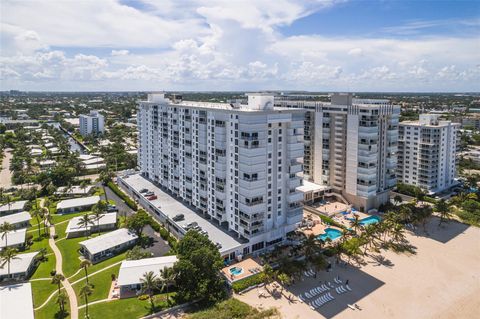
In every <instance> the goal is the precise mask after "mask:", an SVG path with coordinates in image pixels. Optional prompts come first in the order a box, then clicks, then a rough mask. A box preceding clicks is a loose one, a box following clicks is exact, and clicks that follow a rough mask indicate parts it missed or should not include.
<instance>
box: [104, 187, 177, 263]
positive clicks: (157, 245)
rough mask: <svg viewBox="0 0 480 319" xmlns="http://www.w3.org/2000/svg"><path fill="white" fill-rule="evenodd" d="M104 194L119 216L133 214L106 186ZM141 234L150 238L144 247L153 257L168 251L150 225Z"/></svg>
mask: <svg viewBox="0 0 480 319" xmlns="http://www.w3.org/2000/svg"><path fill="white" fill-rule="evenodd" d="M97 186H101V184H100V183H97ZM105 192H106V194H107V197H108V199H109V200H110V199H113V200H114V201H115V205H116V206H117V208H118V214H119V215H126V216H131V215H133V214H134V213H135V212H134V211H133V210H132V209H131V208H130V207H129V206H128V205H127V204H125V202H124V201H123V200H122V199H121V198H120V197H118V195H117V194H115V193H114V192H113V191H112V190H111V189H110V187H107V186H106V187H105ZM102 199H105V196H102ZM143 233H144V234H145V235H147V236H148V237H150V238H151V246H149V247H146V249H147V250H148V251H150V252H152V253H153V255H154V257H160V256H163V255H165V254H166V253H167V252H168V251H169V250H170V246H168V244H167V243H166V242H165V241H164V240H163V239H162V237H160V235H159V234H157V233H156V232H155V230H153V228H152V227H151V226H150V225H147V226H146V227H145V229H144V230H143Z"/></svg>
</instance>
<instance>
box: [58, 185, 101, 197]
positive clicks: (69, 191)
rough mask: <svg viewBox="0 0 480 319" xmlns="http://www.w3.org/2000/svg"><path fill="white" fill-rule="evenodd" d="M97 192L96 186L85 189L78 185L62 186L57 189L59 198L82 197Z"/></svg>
mask: <svg viewBox="0 0 480 319" xmlns="http://www.w3.org/2000/svg"><path fill="white" fill-rule="evenodd" d="M94 190H95V186H93V185H88V186H86V187H85V188H82V187H80V186H78V185H75V186H71V187H67V186H61V187H59V188H57V191H56V192H55V195H59V196H80V195H84V196H85V195H88V194H91V193H92V192H93V191H94Z"/></svg>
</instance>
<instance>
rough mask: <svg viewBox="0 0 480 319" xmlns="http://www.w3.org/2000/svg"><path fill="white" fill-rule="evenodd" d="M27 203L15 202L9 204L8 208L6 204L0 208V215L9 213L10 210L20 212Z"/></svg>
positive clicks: (24, 201)
mask: <svg viewBox="0 0 480 319" xmlns="http://www.w3.org/2000/svg"><path fill="white" fill-rule="evenodd" d="M27 202H28V200H19V201H16V202H11V203H10V206H9V205H8V204H5V205H2V206H0V214H1V213H4V212H9V211H12V210H20V209H23V208H24V207H25V204H26V203H27Z"/></svg>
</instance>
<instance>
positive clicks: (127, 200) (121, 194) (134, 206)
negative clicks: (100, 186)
mask: <svg viewBox="0 0 480 319" xmlns="http://www.w3.org/2000/svg"><path fill="white" fill-rule="evenodd" d="M107 186H108V187H110V189H111V190H112V191H113V192H114V193H115V194H117V195H118V197H120V198H121V199H122V200H123V201H124V202H125V204H127V205H128V207H130V208H131V209H133V210H135V211H136V210H137V209H138V206H137V204H136V203H135V202H134V201H133V200H132V199H131V198H130V197H128V196H127V194H125V193H124V192H123V191H122V190H121V189H120V188H119V187H118V186H117V185H115V183H114V182H112V181H110V182H108V184H107Z"/></svg>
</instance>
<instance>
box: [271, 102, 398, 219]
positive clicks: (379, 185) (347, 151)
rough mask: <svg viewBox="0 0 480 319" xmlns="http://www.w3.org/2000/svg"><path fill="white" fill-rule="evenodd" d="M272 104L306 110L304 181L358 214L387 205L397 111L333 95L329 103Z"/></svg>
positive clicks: (392, 175) (393, 166) (389, 106)
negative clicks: (342, 200)
mask: <svg viewBox="0 0 480 319" xmlns="http://www.w3.org/2000/svg"><path fill="white" fill-rule="evenodd" d="M302 99H303V100H302ZM275 105H277V106H283V107H289V108H305V109H307V110H309V112H307V113H306V116H305V158H304V178H305V179H307V180H310V181H313V182H314V183H316V184H320V185H329V186H330V187H331V188H332V190H333V191H334V192H335V193H338V194H341V195H342V196H343V197H344V198H345V199H346V200H347V201H349V202H350V203H351V204H352V205H353V206H354V207H356V208H357V209H360V210H365V211H368V210H370V209H372V208H378V207H379V206H380V205H381V204H383V203H385V202H387V201H388V200H389V190H390V189H391V188H392V187H393V186H395V184H396V177H395V169H396V165H397V157H396V152H397V142H398V121H399V116H400V107H399V106H395V105H392V104H390V102H389V101H388V100H373V99H355V98H353V96H352V94H338V93H336V94H333V95H332V96H331V102H330V103H327V102H321V101H315V100H313V99H305V97H304V96H301V97H300V99H299V98H298V97H296V96H288V95H287V96H279V97H277V98H276V101H275Z"/></svg>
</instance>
